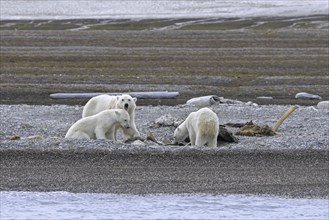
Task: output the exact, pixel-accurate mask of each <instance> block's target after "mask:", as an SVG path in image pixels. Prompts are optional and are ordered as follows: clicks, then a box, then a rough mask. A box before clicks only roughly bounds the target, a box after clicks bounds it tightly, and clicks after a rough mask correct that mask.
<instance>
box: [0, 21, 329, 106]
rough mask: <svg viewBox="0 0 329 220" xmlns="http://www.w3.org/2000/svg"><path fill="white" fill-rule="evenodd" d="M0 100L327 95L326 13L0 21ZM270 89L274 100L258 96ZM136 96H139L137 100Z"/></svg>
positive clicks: (280, 100) (285, 100) (285, 99)
mask: <svg viewBox="0 0 329 220" xmlns="http://www.w3.org/2000/svg"><path fill="white" fill-rule="evenodd" d="M0 37H1V42H0V46H1V54H0V58H1V59H0V64H1V75H0V77H1V82H0V85H1V87H0V94H1V97H0V103H1V104H20V103H25V104H83V103H84V102H85V100H77V99H74V100H72V99H70V100H53V99H50V98H49V94H51V93H56V92H105V93H106V92H115V93H116V92H119V93H120V92H139V91H164V90H167V91H177V92H179V93H180V95H179V97H177V99H174V100H143V101H144V102H140V104H146V105H147V104H152V105H156V104H165V105H176V104H182V103H184V102H185V101H186V100H187V99H189V98H191V97H195V96H201V95H209V94H213V95H218V96H221V97H225V98H231V99H238V100H242V101H255V102H257V103H259V104H291V103H292V102H294V103H296V104H303V105H314V104H316V101H314V100H295V99H294V97H295V94H296V93H298V92H308V93H312V94H317V95H320V96H321V97H322V98H323V99H325V100H328V99H329V96H328V94H329V90H328V86H327V85H328V82H329V78H328V77H329V76H328V44H329V41H328V16H310V17H297V18H254V19H226V20H225V19H224V20H221V19H217V20H216V19H214V20H212V21H207V22H203V21H202V22H201V21H198V20H197V19H190V20H189V19H185V20H184V19H180V20H170V19H160V20H141V21H131V20H118V21H116V20H64V21H44V20H41V21H1V30H0ZM259 96H270V97H273V99H272V100H264V99H262V100H259V99H256V98H257V97H259ZM140 101H142V100H140Z"/></svg>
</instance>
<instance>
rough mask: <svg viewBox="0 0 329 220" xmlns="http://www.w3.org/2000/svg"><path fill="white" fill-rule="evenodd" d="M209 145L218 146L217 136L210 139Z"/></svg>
mask: <svg viewBox="0 0 329 220" xmlns="http://www.w3.org/2000/svg"><path fill="white" fill-rule="evenodd" d="M208 147H217V137H216V138H214V139H212V140H209V141H208Z"/></svg>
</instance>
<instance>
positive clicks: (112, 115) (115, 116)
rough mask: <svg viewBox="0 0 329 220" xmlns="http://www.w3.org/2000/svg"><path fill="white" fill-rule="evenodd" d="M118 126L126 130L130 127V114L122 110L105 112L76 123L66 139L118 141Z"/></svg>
mask: <svg viewBox="0 0 329 220" xmlns="http://www.w3.org/2000/svg"><path fill="white" fill-rule="evenodd" d="M118 126H120V127H123V128H125V129H128V128H129V127H130V116H129V114H128V112H127V111H125V110H122V109H112V110H104V111H102V112H100V113H98V114H96V115H92V116H88V117H85V118H81V119H80V120H78V121H77V122H75V123H74V124H73V125H72V126H71V127H70V128H69V130H68V131H67V133H66V135H65V138H76V139H83V138H87V139H110V140H114V141H116V130H117V127H118Z"/></svg>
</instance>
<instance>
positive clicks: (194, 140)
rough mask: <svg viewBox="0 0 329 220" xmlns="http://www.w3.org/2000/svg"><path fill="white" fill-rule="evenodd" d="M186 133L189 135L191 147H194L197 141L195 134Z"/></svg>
mask: <svg viewBox="0 0 329 220" xmlns="http://www.w3.org/2000/svg"><path fill="white" fill-rule="evenodd" d="M188 133H189V134H188V136H189V138H190V141H191V145H195V144H196V140H197V135H196V134H195V132H194V131H189V132H188Z"/></svg>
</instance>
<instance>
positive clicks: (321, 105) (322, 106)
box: [316, 101, 329, 110]
mask: <svg viewBox="0 0 329 220" xmlns="http://www.w3.org/2000/svg"><path fill="white" fill-rule="evenodd" d="M316 107H317V108H318V109H322V110H323V109H324V110H329V101H322V102H319V103H318V104H317V105H316Z"/></svg>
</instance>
